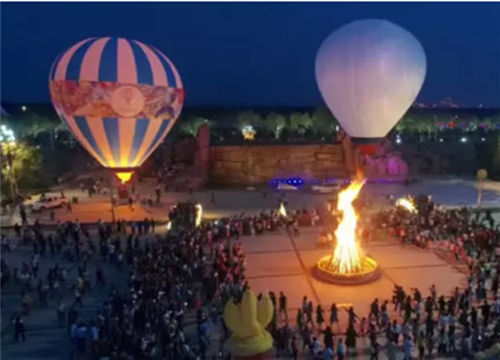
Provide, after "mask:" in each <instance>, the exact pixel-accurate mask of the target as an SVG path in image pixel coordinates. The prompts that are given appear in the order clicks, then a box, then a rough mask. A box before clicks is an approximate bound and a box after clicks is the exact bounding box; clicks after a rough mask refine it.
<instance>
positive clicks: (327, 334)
mask: <svg viewBox="0 0 500 360" xmlns="http://www.w3.org/2000/svg"><path fill="white" fill-rule="evenodd" d="M323 343H324V344H325V348H329V349H333V332H332V329H331V328H330V327H329V326H327V327H326V329H325V331H323Z"/></svg>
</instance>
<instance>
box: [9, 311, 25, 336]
mask: <svg viewBox="0 0 500 360" xmlns="http://www.w3.org/2000/svg"><path fill="white" fill-rule="evenodd" d="M12 324H13V325H14V340H15V341H16V342H17V343H18V342H19V341H20V340H22V341H23V342H24V341H26V334H25V328H24V321H23V318H22V317H21V316H20V315H17V316H15V317H14V319H13V320H12Z"/></svg>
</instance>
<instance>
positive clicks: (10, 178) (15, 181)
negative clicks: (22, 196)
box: [2, 141, 46, 194]
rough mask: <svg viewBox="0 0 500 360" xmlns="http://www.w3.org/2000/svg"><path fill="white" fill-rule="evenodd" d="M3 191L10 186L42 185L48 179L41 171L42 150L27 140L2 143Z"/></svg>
mask: <svg viewBox="0 0 500 360" xmlns="http://www.w3.org/2000/svg"><path fill="white" fill-rule="evenodd" d="M2 159H4V161H2V178H3V179H4V181H2V193H3V194H7V193H9V190H8V189H9V188H10V189H12V188H15V190H16V191H17V190H18V189H26V188H30V187H36V186H40V185H42V184H43V183H44V180H46V177H45V176H43V174H42V173H41V164H42V156H41V154H40V150H39V149H37V148H36V147H34V146H31V145H28V144H27V143H26V142H23V141H21V142H19V141H18V142H16V143H14V144H5V143H2Z"/></svg>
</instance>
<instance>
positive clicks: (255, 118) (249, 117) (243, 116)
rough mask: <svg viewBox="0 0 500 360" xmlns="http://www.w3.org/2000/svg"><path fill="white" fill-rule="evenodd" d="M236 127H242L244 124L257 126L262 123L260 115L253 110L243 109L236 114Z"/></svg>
mask: <svg viewBox="0 0 500 360" xmlns="http://www.w3.org/2000/svg"><path fill="white" fill-rule="evenodd" d="M237 121H238V127H239V128H240V130H241V129H243V128H244V127H246V126H251V127H253V128H258V127H260V126H262V125H263V123H262V117H261V116H260V115H259V114H257V113H254V112H253V111H244V112H242V113H240V114H239V115H238V118H237Z"/></svg>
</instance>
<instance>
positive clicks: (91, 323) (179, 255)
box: [1, 199, 500, 360]
mask: <svg viewBox="0 0 500 360" xmlns="http://www.w3.org/2000/svg"><path fill="white" fill-rule="evenodd" d="M417 208H418V210H417V211H416V212H410V211H408V210H406V209H401V208H395V207H394V208H390V209H388V210H382V211H380V212H378V213H377V214H375V215H374V217H373V220H372V221H371V222H370V226H371V227H372V228H371V229H370V231H371V232H372V233H377V232H383V233H384V234H385V235H384V236H387V237H389V238H390V237H393V238H395V239H398V240H400V241H401V242H403V243H408V244H413V245H415V246H419V247H423V248H432V249H435V250H438V251H442V252H448V253H449V254H451V255H453V256H454V257H455V258H456V259H459V260H461V261H463V262H466V263H467V264H468V270H469V272H468V283H467V287H466V288H464V289H460V288H458V287H457V288H456V290H455V292H454V293H453V294H451V295H450V294H438V293H437V291H436V288H435V286H431V287H430V288H429V289H428V294H426V295H424V294H423V292H422V291H421V289H420V290H419V289H403V288H402V287H399V286H396V287H395V289H394V296H393V297H392V299H374V301H373V303H372V304H371V306H370V308H369V309H366V310H368V311H367V312H366V315H364V316H363V315H358V313H359V314H361V313H362V312H364V310H365V309H354V308H347V309H345V311H346V312H347V319H348V320H347V323H346V324H341V322H340V320H339V319H340V313H341V312H342V311H344V309H343V308H341V307H338V306H337V305H336V304H331V306H330V307H329V309H326V311H329V316H327V315H325V309H323V307H322V305H321V304H316V305H314V304H313V301H312V299H307V298H306V297H305V298H304V299H303V302H302V304H297V306H298V307H299V309H298V311H297V315H296V317H295V318H294V319H292V318H289V316H288V310H287V309H288V308H290V304H288V299H287V296H286V294H284V293H283V292H281V291H276V293H275V292H273V291H271V292H270V293H269V296H270V298H271V300H272V302H273V303H274V305H275V306H274V308H275V315H274V317H273V321H272V322H271V325H270V332H271V334H272V335H273V338H274V340H275V347H276V356H277V357H282V356H286V357H291V358H295V359H296V358H298V357H299V356H306V357H309V358H312V359H325V360H328V359H343V358H345V357H346V356H347V355H348V354H349V353H351V354H353V353H356V352H358V353H359V351H360V350H359V344H358V346H357V339H359V338H360V337H362V338H364V339H366V340H367V343H368V344H369V347H368V349H367V351H368V353H369V354H370V356H371V358H373V359H377V358H378V354H379V352H380V351H381V350H382V349H385V351H386V352H387V356H388V358H389V359H395V357H396V354H397V353H399V352H402V353H403V356H404V358H405V359H411V358H412V356H413V355H412V354H414V353H415V351H416V353H417V354H418V357H419V359H422V358H424V357H425V356H429V355H431V354H440V355H441V354H442V355H452V356H456V357H457V358H463V359H467V358H470V357H471V356H472V354H473V353H475V352H478V351H481V350H483V349H486V348H488V347H490V346H491V345H492V344H493V343H495V342H498V341H499V339H500V300H499V298H498V296H497V292H498V283H499V274H500V263H499V261H498V254H497V252H498V250H499V230H498V224H495V222H494V220H493V218H492V217H491V214H489V213H486V216H484V217H482V218H479V217H476V215H474V214H472V213H471V212H470V211H469V210H467V209H461V210H447V209H443V208H440V207H438V206H436V205H435V204H434V203H433V202H432V201H431V200H429V199H428V200H427V201H420V202H418V204H417ZM197 211H198V210H197V207H196V204H194V203H190V202H188V203H179V204H177V205H176V206H175V207H174V208H172V209H171V212H170V216H169V217H170V221H171V228H170V229H169V230H168V231H167V233H166V234H161V235H160V234H158V233H157V232H156V229H155V228H156V227H157V226H158V225H157V224H156V223H155V222H154V221H153V220H150V219H144V221H140V222H137V221H136V222H131V223H126V222H123V221H118V222H117V223H115V224H104V223H102V222H100V221H99V222H97V223H96V224H95V225H93V226H89V225H81V224H79V223H78V222H67V223H63V224H58V226H57V227H56V229H55V231H53V232H51V233H47V232H46V231H42V228H41V226H40V225H39V224H38V223H35V224H34V225H33V226H31V227H26V226H25V227H23V228H21V227H15V228H14V234H13V237H15V238H17V239H20V242H21V243H22V244H25V245H26V244H31V246H32V247H33V255H32V257H31V258H30V261H29V262H24V263H22V264H21V266H19V267H14V268H13V269H12V266H9V265H7V261H6V260H5V258H2V269H1V275H2V276H1V283H2V287H4V285H5V284H8V283H9V282H12V281H15V282H16V283H21V284H22V286H21V289H22V290H21V299H22V300H21V302H22V307H21V311H19V312H16V314H14V316H13V317H12V324H13V328H14V339H15V341H24V340H25V338H26V336H25V329H24V323H23V317H24V316H27V315H28V314H29V313H30V311H31V308H32V306H33V304H34V302H37V303H38V304H39V306H41V307H44V306H48V303H49V302H51V303H53V304H56V313H57V321H58V324H59V325H60V326H66V327H67V329H68V336H69V337H70V339H71V342H72V350H73V351H72V355H73V356H74V357H75V358H82V357H91V358H103V359H105V358H109V359H139V358H146V359H147V358H150V359H153V358H166V359H204V358H206V357H207V355H208V354H210V356H211V358H214V359H218V358H229V357H230V355H229V354H228V353H227V352H225V351H224V347H223V346H222V345H223V343H224V340H225V339H227V337H228V336H229V332H228V329H227V328H226V327H225V324H224V322H223V321H222V315H221V314H222V309H223V306H224V304H225V303H226V301H227V300H228V299H230V298H233V299H234V298H235V299H238V298H239V297H241V295H242V293H243V291H244V290H245V289H246V288H248V286H249V285H248V282H247V280H246V276H245V271H246V258H245V254H244V251H243V246H242V244H241V242H240V237H241V236H245V235H259V234H262V233H265V232H272V231H275V230H276V229H278V228H286V229H287V230H288V231H289V232H290V234H291V235H292V236H300V230H299V229H300V226H304V225H307V226H310V225H316V224H321V225H322V226H330V227H331V226H332V224H331V223H329V222H330V221H335V217H333V218H330V219H327V218H326V217H325V216H324V214H323V213H322V212H321V211H320V210H319V209H313V210H301V211H292V212H290V211H289V213H288V214H286V216H285V215H284V214H280V213H279V212H277V211H276V210H272V211H263V212H261V213H259V214H257V215H252V216H248V215H245V214H240V215H236V216H232V217H228V218H222V219H219V220H217V221H206V222H202V223H201V225H200V226H198V227H196V215H197ZM11 247H12V241H11V240H10V239H9V238H8V237H7V236H4V235H3V236H2V250H3V252H4V253H7V254H8V251H9V250H10V249H11ZM54 257H56V258H58V257H59V258H60V259H61V260H65V261H70V262H75V263H76V264H78V277H77V279H76V281H75V282H72V281H68V275H67V270H66V269H65V268H64V267H62V266H59V265H56V266H54V267H50V268H49V269H48V273H47V276H46V277H45V278H44V277H42V276H41V275H42V274H40V273H39V272H38V267H39V263H40V261H42V259H44V258H54ZM90 262H97V263H98V264H101V265H97V266H96V268H95V279H94V276H93V275H92V274H91V273H90V271H89V263H90ZM104 264H111V266H114V267H116V268H117V269H123V270H124V273H125V274H127V279H126V286H118V285H117V284H114V283H113V282H112V281H110V279H108V278H107V277H106V275H105V272H104V271H103V265H104ZM125 270H126V272H125ZM94 287H106V288H107V289H109V294H108V297H107V299H105V301H103V303H102V306H101V308H100V309H99V311H98V312H97V313H96V314H95V316H93V317H92V318H85V319H84V318H82V317H81V316H80V314H79V313H80V309H81V308H82V307H83V305H84V303H85V297H86V296H87V294H89V293H91V291H92V289H93V288H94ZM65 291H66V292H68V291H70V292H72V294H73V295H72V299H73V300H72V301H71V302H70V303H68V304H66V303H65V302H64V301H63V300H62V298H63V293H64V292H65ZM448 295H449V296H448ZM259 296H262V294H260V295H259ZM34 299H36V301H35V300H34ZM47 299H49V300H50V301H47ZM214 334H220V338H219V339H218V340H219V341H216V342H214V338H216V336H214Z"/></svg>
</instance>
